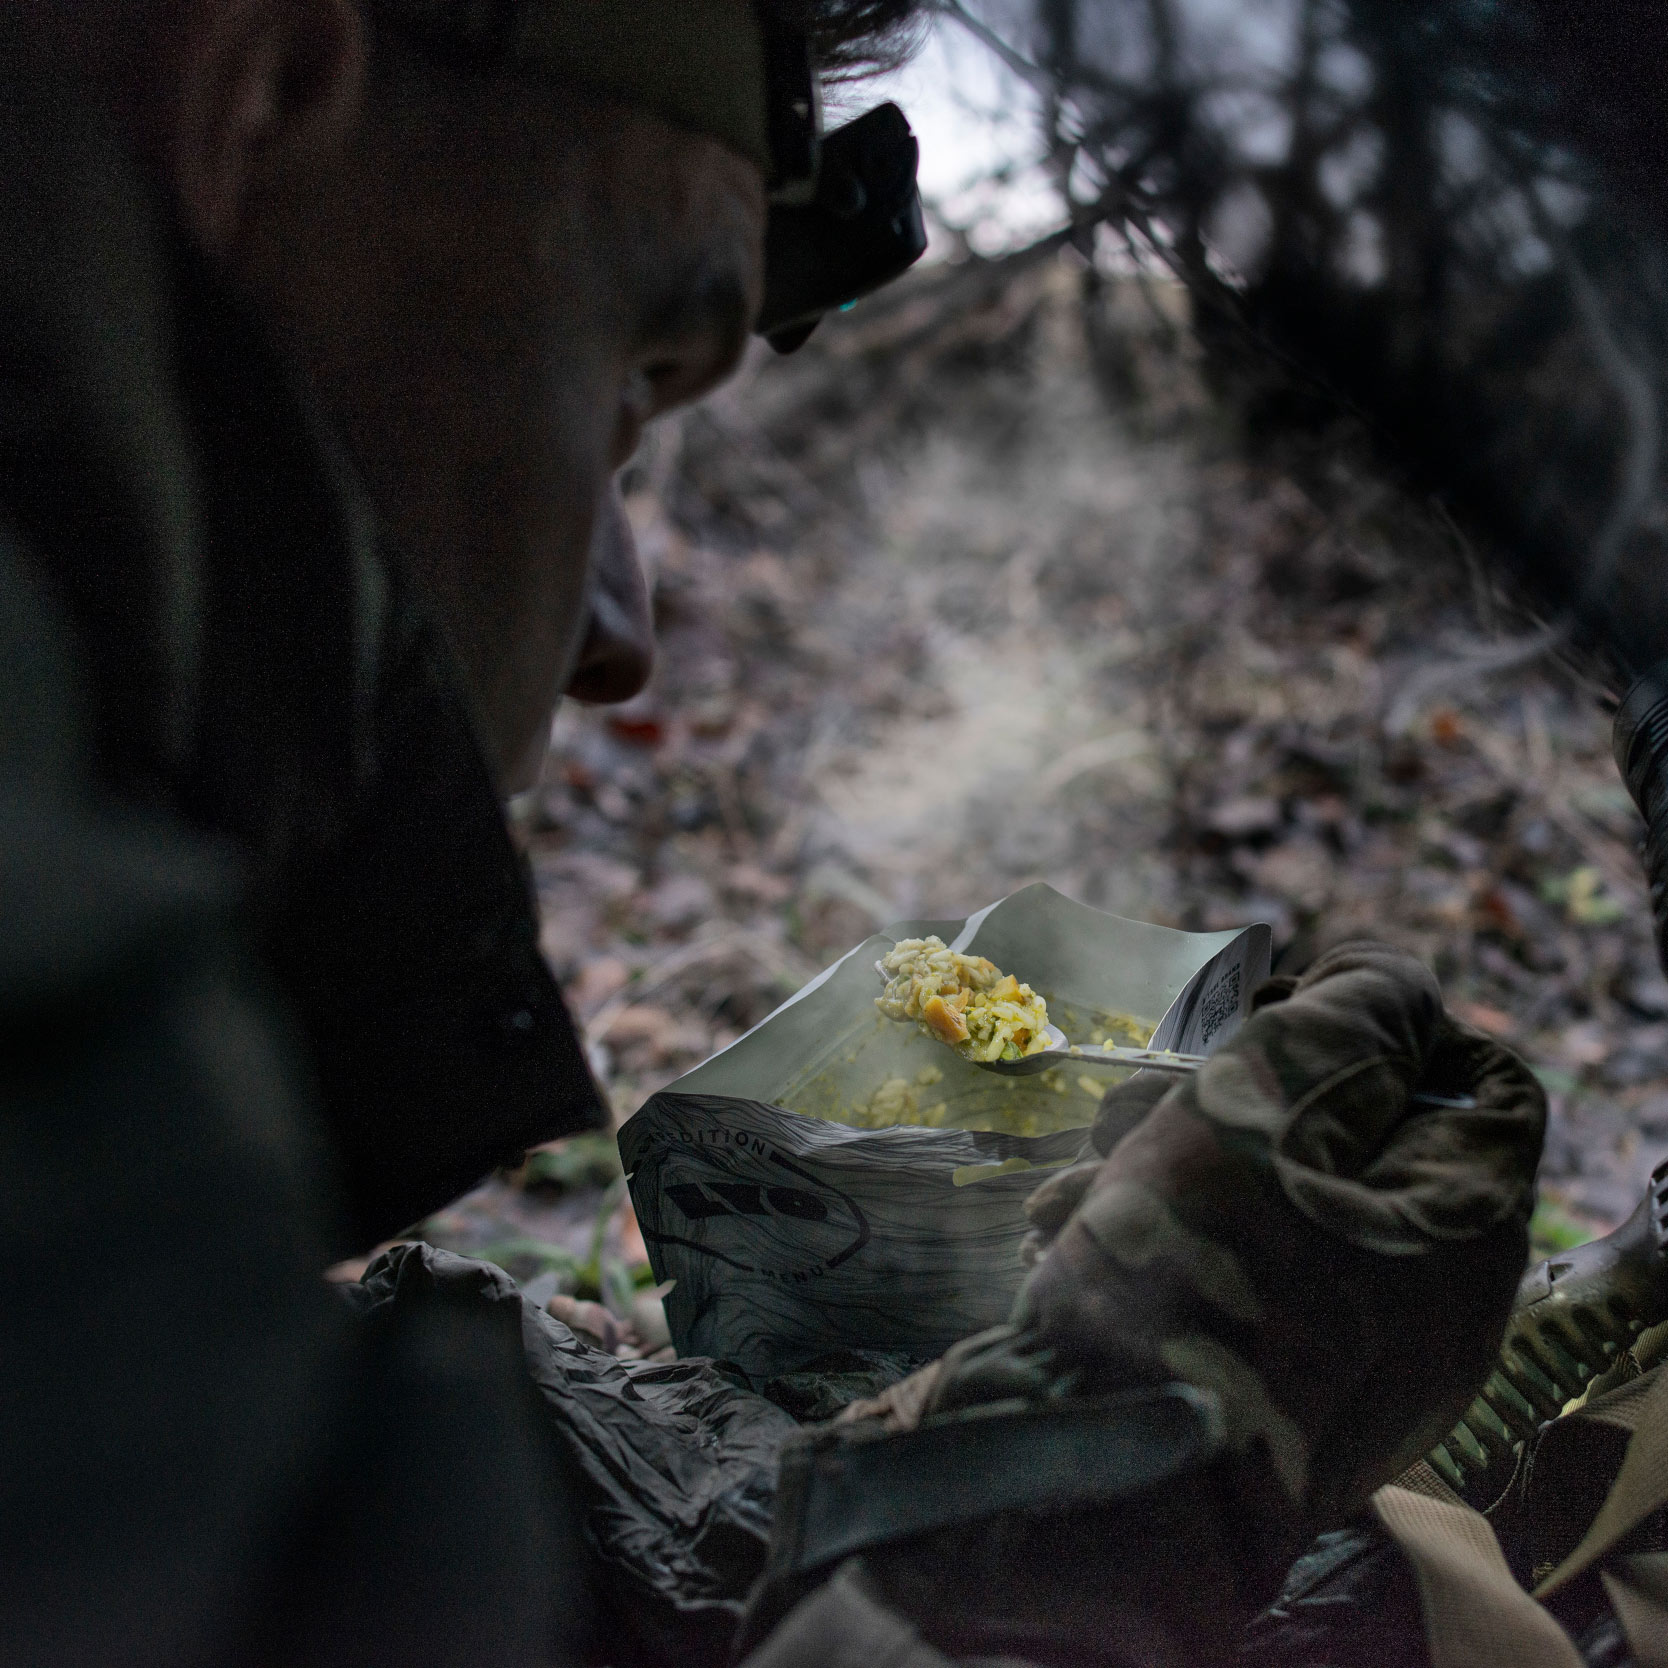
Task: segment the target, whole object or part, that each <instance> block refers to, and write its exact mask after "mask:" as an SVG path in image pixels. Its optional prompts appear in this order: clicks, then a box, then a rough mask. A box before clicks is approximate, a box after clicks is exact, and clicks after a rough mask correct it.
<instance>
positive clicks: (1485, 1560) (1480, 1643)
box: [1372, 1484, 1582, 1668]
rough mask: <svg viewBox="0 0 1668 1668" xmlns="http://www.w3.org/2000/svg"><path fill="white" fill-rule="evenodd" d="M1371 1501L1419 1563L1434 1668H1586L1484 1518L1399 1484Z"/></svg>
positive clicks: (1416, 1568) (1417, 1573) (1416, 1569)
mask: <svg viewBox="0 0 1668 1668" xmlns="http://www.w3.org/2000/svg"><path fill="white" fill-rule="evenodd" d="M1372 1503H1373V1511H1374V1513H1375V1515H1376V1516H1377V1518H1378V1520H1379V1522H1380V1523H1381V1524H1382V1525H1383V1526H1384V1529H1385V1531H1386V1533H1387V1534H1389V1536H1390V1537H1391V1539H1392V1540H1394V1541H1395V1542H1396V1544H1397V1545H1398V1546H1399V1547H1400V1548H1401V1549H1402V1551H1403V1552H1404V1553H1405V1554H1406V1555H1407V1558H1408V1561H1409V1562H1410V1563H1411V1564H1412V1565H1413V1570H1414V1574H1415V1576H1416V1577H1417V1579H1418V1583H1419V1598H1420V1603H1421V1605H1422V1606H1423V1608H1424V1612H1425V1634H1426V1638H1427V1641H1428V1643H1429V1645H1430V1653H1431V1663H1432V1668H1582V1663H1581V1656H1580V1653H1579V1652H1578V1651H1577V1650H1576V1648H1575V1646H1574V1644H1573V1643H1572V1642H1571V1641H1570V1637H1569V1635H1568V1634H1567V1633H1565V1632H1564V1630H1563V1629H1562V1628H1561V1627H1559V1625H1558V1624H1557V1622H1556V1621H1554V1620H1553V1618H1552V1616H1551V1615H1550V1614H1549V1613H1548V1612H1547V1611H1545V1610H1543V1609H1542V1608H1541V1607H1540V1605H1538V1604H1537V1603H1536V1602H1535V1600H1534V1599H1532V1598H1531V1597H1530V1596H1529V1595H1528V1594H1527V1593H1526V1592H1524V1590H1523V1589H1522V1588H1521V1587H1520V1586H1518V1584H1517V1582H1516V1580H1515V1579H1514V1578H1513V1576H1512V1572H1511V1570H1510V1568H1509V1567H1508V1566H1507V1563H1506V1558H1505V1554H1504V1553H1502V1552H1501V1550H1500V1543H1499V1541H1497V1540H1496V1539H1495V1536H1494V1530H1493V1529H1492V1528H1491V1527H1490V1525H1489V1521H1488V1519H1487V1518H1485V1517H1484V1516H1483V1515H1482V1513H1481V1512H1476V1511H1473V1510H1472V1509H1471V1508H1470V1507H1469V1506H1465V1505H1459V1504H1450V1503H1449V1502H1447V1501H1445V1500H1438V1499H1435V1498H1433V1497H1432V1496H1430V1495H1428V1494H1416V1493H1415V1492H1414V1491H1413V1490H1411V1489H1407V1488H1401V1487H1398V1486H1397V1485H1395V1484H1391V1485H1390V1486H1389V1487H1387V1488H1381V1489H1380V1490H1379V1491H1378V1493H1377V1494H1375V1495H1374V1496H1373V1502H1372Z"/></svg>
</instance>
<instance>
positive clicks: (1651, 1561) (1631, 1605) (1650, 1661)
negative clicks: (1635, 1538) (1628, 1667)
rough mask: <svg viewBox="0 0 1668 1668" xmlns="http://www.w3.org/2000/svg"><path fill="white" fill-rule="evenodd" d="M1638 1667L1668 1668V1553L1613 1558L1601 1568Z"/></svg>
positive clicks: (1607, 1589)
mask: <svg viewBox="0 0 1668 1668" xmlns="http://www.w3.org/2000/svg"><path fill="white" fill-rule="evenodd" d="M1601 1574H1602V1577H1603V1580H1604V1590H1605V1592H1606V1593H1607V1594H1608V1595H1609V1598H1610V1608H1611V1609H1612V1610H1614V1611H1615V1612H1616V1617H1617V1620H1619V1621H1620V1622H1621V1624H1622V1631H1623V1632H1624V1633H1626V1634H1627V1642H1628V1645H1629V1647H1630V1648H1631V1649H1632V1651H1633V1660H1634V1661H1635V1662H1636V1663H1638V1665H1639V1668H1668V1552H1639V1553H1635V1554H1634V1555H1633V1556H1632V1557H1631V1558H1614V1559H1612V1560H1611V1561H1610V1563H1608V1564H1607V1565H1606V1566H1605V1568H1604V1569H1603V1571H1601Z"/></svg>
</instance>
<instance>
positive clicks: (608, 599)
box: [567, 483, 654, 706]
mask: <svg viewBox="0 0 1668 1668" xmlns="http://www.w3.org/2000/svg"><path fill="white" fill-rule="evenodd" d="M653 670H654V617H653V614H652V613H651V611H650V605H649V587H648V581H647V580H646V579H645V577H644V574H643V564H642V563H641V562H640V561H639V560H638V557H637V541H636V540H635V539H634V538H633V537H632V532H631V523H630V522H629V521H628V520H627V519H626V513H625V505H624V504H623V503H622V502H621V500H620V494H619V489H618V488H617V487H615V486H614V485H613V484H612V483H610V485H609V488H608V490H607V492H605V493H604V494H603V498H602V503H601V505H600V506H599V507H598V510H597V519H596V527H595V530H594V531H593V532H592V534H591V610H590V622H589V625H588V627H587V630H586V633H585V642H584V645H583V646H582V647H581V649H580V651H579V660H578V662H577V664H576V665H575V667H574V672H573V676H572V677H571V678H570V679H569V680H568V689H567V692H568V694H569V695H571V696H572V697H573V698H574V700H576V701H585V702H588V703H590V704H591V705H593V706H606V705H608V704H609V703H610V702H613V701H629V700H630V699H631V697H632V696H633V695H635V694H637V693H638V691H639V690H641V689H642V688H643V686H644V685H645V684H646V683H647V682H648V681H649V674H650V673H651V672H652V671H653Z"/></svg>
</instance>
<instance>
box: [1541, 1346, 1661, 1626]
mask: <svg viewBox="0 0 1668 1668" xmlns="http://www.w3.org/2000/svg"><path fill="white" fill-rule="evenodd" d="M1584 1413H1585V1416H1586V1417H1588V1418H1602V1419H1604V1420H1605V1421H1606V1422H1607V1423H1610V1424H1621V1425H1623V1426H1624V1427H1625V1428H1628V1429H1631V1430H1632V1432H1633V1435H1632V1437H1631V1438H1630V1439H1629V1441H1628V1445H1627V1452H1626V1454H1625V1455H1624V1457H1623V1459H1622V1469H1621V1470H1620V1471H1619V1472H1618V1473H1617V1476H1616V1481H1615V1482H1614V1483H1613V1484H1612V1485H1611V1488H1610V1492H1609V1494H1608V1495H1606V1496H1605V1500H1604V1504H1603V1505H1602V1506H1601V1507H1600V1508H1599V1513H1598V1516H1597V1517H1596V1518H1594V1519H1593V1523H1592V1527H1591V1528H1590V1529H1588V1531H1587V1533H1586V1534H1585V1535H1584V1536H1583V1537H1582V1539H1581V1542H1580V1544H1579V1545H1578V1546H1577V1547H1576V1549H1575V1550H1574V1551H1573V1552H1572V1553H1570V1555H1569V1556H1568V1557H1567V1558H1565V1559H1564V1561H1563V1562H1562V1563H1561V1564H1560V1565H1559V1566H1558V1567H1557V1568H1556V1569H1555V1570H1553V1572H1552V1573H1551V1574H1550V1575H1549V1576H1547V1578H1546V1579H1545V1580H1544V1581H1542V1582H1541V1584H1540V1586H1538V1587H1537V1588H1536V1589H1535V1597H1536V1598H1545V1597H1546V1596H1547V1595H1548V1594H1550V1593H1555V1592H1557V1591H1558V1590H1559V1588H1561V1587H1564V1586H1567V1585H1568V1584H1569V1583H1570V1582H1571V1581H1573V1580H1574V1579H1575V1578H1576V1577H1577V1576H1578V1575H1580V1574H1581V1573H1582V1571H1584V1570H1587V1569H1590V1568H1591V1567H1592V1566H1593V1565H1594V1564H1596V1563H1598V1562H1599V1560H1600V1559H1602V1558H1603V1557H1604V1556H1605V1555H1606V1554H1607V1553H1609V1552H1610V1551H1611V1550H1612V1549H1613V1548H1614V1547H1615V1546H1617V1545H1618V1544H1619V1543H1620V1542H1621V1541H1622V1539H1623V1538H1624V1537H1625V1536H1627V1535H1629V1534H1631V1533H1632V1531H1633V1530H1635V1529H1636V1528H1638V1526H1639V1525H1640V1524H1641V1523H1643V1522H1644V1521H1645V1519H1646V1518H1648V1517H1649V1516H1650V1515H1651V1513H1652V1512H1655V1511H1659V1510H1660V1509H1661V1508H1662V1507H1664V1506H1668V1372H1664V1370H1663V1369H1662V1368H1660V1367H1658V1368H1656V1369H1655V1370H1654V1371H1653V1372H1651V1373H1649V1374H1647V1375H1646V1377H1644V1378H1641V1379H1635V1380H1633V1381H1632V1382H1631V1383H1630V1384H1625V1385H1623V1386H1622V1387H1621V1389H1619V1390H1615V1391H1612V1392H1611V1394H1610V1395H1608V1396H1604V1397H1601V1398H1600V1400H1599V1401H1597V1402H1594V1403H1592V1404H1590V1405H1589V1406H1588V1407H1587V1408H1586V1409H1585V1410H1584ZM1623 1620H1624V1623H1625V1620H1626V1618H1625V1617H1624V1618H1623ZM1631 1633H1632V1630H1631V1628H1630V1629H1629V1635H1630V1640H1631Z"/></svg>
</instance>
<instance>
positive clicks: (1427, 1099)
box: [875, 961, 1477, 1112]
mask: <svg viewBox="0 0 1668 1668" xmlns="http://www.w3.org/2000/svg"><path fill="white" fill-rule="evenodd" d="M875 972H877V973H878V974H879V975H880V976H881V978H883V979H884V980H886V981H887V983H888V984H890V983H891V979H892V976H891V974H889V973H888V972H887V971H886V969H885V967H883V966H882V965H881V963H880V962H878V961H877V962H876V963H875ZM1044 1035H1045V1036H1046V1037H1047V1038H1048V1047H1047V1048H1039V1049H1038V1050H1037V1051H1036V1053H1035V1054H1026V1055H1022V1056H1021V1057H1020V1058H1019V1059H1017V1060H975V1061H974V1062H973V1064H974V1065H976V1066H977V1067H978V1068H979V1070H980V1071H993V1072H995V1073H996V1074H997V1075H998V1076H999V1077H1035V1076H1036V1075H1037V1073H1038V1072H1043V1071H1049V1070H1051V1069H1052V1068H1053V1067H1055V1066H1061V1065H1067V1064H1070V1065H1074V1066H1114V1067H1116V1068H1117V1069H1118V1070H1120V1071H1129V1070H1131V1069H1134V1070H1136V1071H1142V1070H1145V1071H1172V1072H1176V1073H1178V1074H1182V1075H1185V1074H1186V1073H1187V1072H1190V1071H1197V1070H1198V1069H1199V1068H1200V1066H1202V1065H1204V1063H1205V1058H1206V1057H1205V1056H1204V1055H1203V1054H1173V1053H1171V1052H1170V1051H1169V1050H1168V1049H1160V1048H1113V1047H1110V1046H1107V1047H1091V1048H1084V1047H1083V1046H1082V1045H1081V1044H1079V1043H1074V1042H1070V1041H1068V1040H1067V1037H1066V1034H1065V1032H1064V1031H1062V1030H1061V1029H1060V1027H1059V1026H1058V1025H1049V1026H1045V1027H1044ZM963 1058H964V1059H965V1058H966V1056H965V1055H964V1056H963ZM1409 1098H1410V1099H1412V1100H1413V1101H1414V1103H1415V1104H1416V1105H1419V1106H1443V1107H1447V1108H1449V1109H1450V1110H1452V1111H1455V1112H1469V1111H1471V1110H1473V1109H1474V1108H1475V1106H1476V1104H1477V1102H1476V1098H1475V1097H1474V1096H1472V1095H1427V1094H1415V1095H1412V1096H1410V1097H1409Z"/></svg>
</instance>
